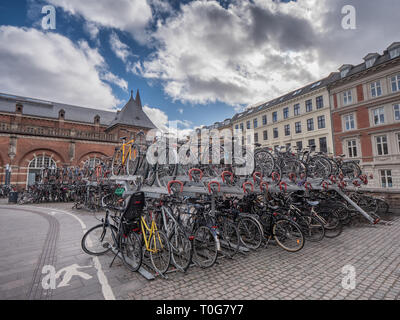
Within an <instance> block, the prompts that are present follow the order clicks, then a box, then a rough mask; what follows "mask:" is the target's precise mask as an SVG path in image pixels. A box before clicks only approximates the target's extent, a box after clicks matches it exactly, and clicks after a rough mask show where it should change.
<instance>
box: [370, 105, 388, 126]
mask: <svg viewBox="0 0 400 320" xmlns="http://www.w3.org/2000/svg"><path fill="white" fill-rule="evenodd" d="M373 114H374V124H375V125H378V124H384V123H385V108H384V107H381V108H378V109H375V110H373Z"/></svg>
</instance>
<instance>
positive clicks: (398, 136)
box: [397, 133, 400, 151]
mask: <svg viewBox="0 0 400 320" xmlns="http://www.w3.org/2000/svg"><path fill="white" fill-rule="evenodd" d="M397 144H398V146H399V151H400V133H398V134H397Z"/></svg>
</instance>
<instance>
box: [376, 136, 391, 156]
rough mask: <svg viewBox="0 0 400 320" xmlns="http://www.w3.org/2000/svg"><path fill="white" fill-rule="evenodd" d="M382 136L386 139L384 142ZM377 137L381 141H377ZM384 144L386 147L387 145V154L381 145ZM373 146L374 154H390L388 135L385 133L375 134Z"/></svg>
mask: <svg viewBox="0 0 400 320" xmlns="http://www.w3.org/2000/svg"><path fill="white" fill-rule="evenodd" d="M383 138H385V139H386V142H383ZM378 139H381V141H380V142H378ZM384 144H386V147H387V154H385V153H384V147H383V146H384ZM379 145H381V150H382V154H379ZM375 147H376V155H377V156H388V155H389V154H390V150H389V140H388V137H387V135H386V134H384V135H379V136H375Z"/></svg>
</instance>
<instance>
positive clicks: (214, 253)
mask: <svg viewBox="0 0 400 320" xmlns="http://www.w3.org/2000/svg"><path fill="white" fill-rule="evenodd" d="M217 257H218V245H217V241H216V238H215V236H214V235H213V233H212V232H211V230H210V229H209V228H208V227H206V226H201V227H199V228H198V229H197V230H196V232H195V234H194V240H193V260H194V261H195V262H197V263H198V264H199V265H200V267H202V268H209V267H211V266H213V265H214V263H215V262H216V261H217Z"/></svg>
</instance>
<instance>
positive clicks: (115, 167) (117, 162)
mask: <svg viewBox="0 0 400 320" xmlns="http://www.w3.org/2000/svg"><path fill="white" fill-rule="evenodd" d="M121 171H122V150H121V149H118V150H115V152H114V155H113V157H112V162H111V173H112V175H113V176H118V175H120V174H121V173H122V172H121Z"/></svg>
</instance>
